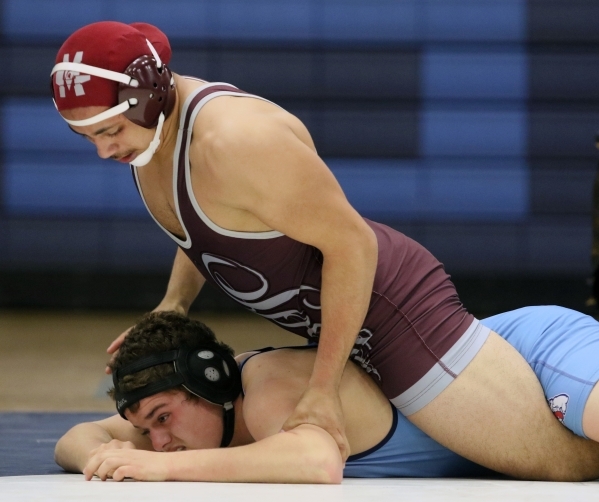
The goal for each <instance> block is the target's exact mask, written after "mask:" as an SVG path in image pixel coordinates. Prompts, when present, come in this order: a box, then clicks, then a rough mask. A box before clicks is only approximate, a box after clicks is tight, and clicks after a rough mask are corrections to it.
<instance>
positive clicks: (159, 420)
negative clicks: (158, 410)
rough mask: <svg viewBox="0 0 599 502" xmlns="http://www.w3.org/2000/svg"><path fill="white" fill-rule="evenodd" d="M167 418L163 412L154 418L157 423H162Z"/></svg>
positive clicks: (166, 414)
mask: <svg viewBox="0 0 599 502" xmlns="http://www.w3.org/2000/svg"><path fill="white" fill-rule="evenodd" d="M167 418H168V413H165V414H164V415H160V416H159V417H158V418H157V419H156V421H157V422H158V423H159V424H163V423H164V422H166V420H167Z"/></svg>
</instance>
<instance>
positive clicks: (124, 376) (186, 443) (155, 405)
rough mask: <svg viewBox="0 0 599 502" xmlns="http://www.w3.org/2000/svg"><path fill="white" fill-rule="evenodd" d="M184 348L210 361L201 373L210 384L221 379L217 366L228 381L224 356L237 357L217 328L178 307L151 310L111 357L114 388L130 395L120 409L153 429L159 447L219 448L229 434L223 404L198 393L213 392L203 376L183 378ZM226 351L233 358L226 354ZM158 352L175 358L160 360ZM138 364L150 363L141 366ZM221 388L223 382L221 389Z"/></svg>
mask: <svg viewBox="0 0 599 502" xmlns="http://www.w3.org/2000/svg"><path fill="white" fill-rule="evenodd" d="M180 352H186V353H188V354H191V355H192V356H193V358H195V359H196V360H198V361H199V362H200V364H204V366H202V368H204V369H203V371H201V374H200V375H199V376H198V378H203V374H204V373H206V374H208V376H209V377H210V380H209V381H208V385H209V386H210V385H211V382H216V381H217V380H215V378H216V376H215V371H216V373H218V372H219V371H220V372H221V373H222V377H223V378H224V382H225V383H227V381H226V377H225V375H224V373H223V372H222V368H223V361H226V362H229V363H230V361H232V356H233V350H232V349H231V347H229V346H228V345H226V344H224V343H222V342H219V341H218V340H217V339H216V337H215V335H214V333H213V332H212V330H210V328H208V327H207V326H206V325H205V324H203V323H201V322H199V321H195V320H192V319H189V318H188V317H186V316H183V315H180V314H178V313H175V312H156V313H151V314H148V315H146V316H145V317H144V318H142V320H141V321H140V322H139V323H138V324H136V325H135V326H134V327H133V328H132V329H131V331H130V332H129V334H128V335H127V336H126V337H125V339H124V341H123V344H122V345H121V347H120V349H119V351H118V352H117V355H116V357H115V359H114V361H113V362H112V363H110V367H111V369H112V372H113V376H114V381H115V388H113V389H111V390H110V391H109V394H110V395H111V397H112V398H113V399H115V400H117V401H119V400H124V404H122V403H121V405H120V406H119V403H118V402H117V409H118V411H119V413H121V415H122V416H124V417H125V418H127V419H128V420H129V421H130V422H131V423H132V424H133V425H134V426H135V427H137V428H139V429H140V430H141V431H142V433H143V434H147V435H148V436H149V438H150V439H151V441H152V446H153V447H154V449H156V450H157V451H176V450H181V449H199V448H218V447H219V446H222V445H223V437H224V436H225V434H224V428H225V425H224V424H226V420H224V419H223V406H222V405H220V404H217V403H216V404H215V403H214V402H210V401H209V400H208V399H202V398H201V397H198V395H201V394H202V393H204V394H205V395H206V396H207V397H208V398H210V399H211V398H212V395H211V394H210V390H211V389H208V391H207V392H204V390H203V387H202V386H203V385H204V384H203V383H202V382H197V383H198V386H197V387H194V385H193V384H192V385H189V382H188V381H185V382H183V383H178V380H177V378H178V377H179V374H180V371H181V364H180V363H181V359H180V358H178V354H179V353H180ZM211 354H212V355H211ZM223 354H224V355H228V356H229V357H231V359H227V358H226V356H225V359H222V358H221V355H223ZM213 356H214V357H213ZM152 358H166V359H169V358H170V359H169V360H168V361H167V362H164V363H158V364H154V363H156V361H155V360H154V361H153V360H152ZM148 364H151V365H150V366H148ZM185 364H187V363H185ZM193 364H194V363H193V361H192V363H191V364H189V365H188V366H189V367H188V368H187V369H188V370H189V371H190V372H191V373H193V372H196V373H200V372H199V371H198V369H197V368H194V367H193ZM232 364H235V363H234V362H233V363H232ZM136 365H138V366H139V365H141V366H142V367H144V368H143V369H141V370H138V367H136ZM178 365H179V367H177V366H178ZM233 370H235V371H238V370H237V367H236V365H235V367H234V368H233V367H231V363H230V364H229V366H227V368H226V371H229V373H230V374H231V375H237V373H235V372H234V371H233ZM185 376H187V375H185ZM192 377H193V375H192ZM239 384H240V382H239ZM190 389H191V390H192V391H196V393H198V395H194V393H192V392H190ZM218 391H219V388H218V387H217V388H216V391H215V392H218ZM138 398H139V399H138ZM233 418H234V415H233ZM232 432H233V431H232V430H231V431H230V433H231V434H232ZM229 440H230V438H229Z"/></svg>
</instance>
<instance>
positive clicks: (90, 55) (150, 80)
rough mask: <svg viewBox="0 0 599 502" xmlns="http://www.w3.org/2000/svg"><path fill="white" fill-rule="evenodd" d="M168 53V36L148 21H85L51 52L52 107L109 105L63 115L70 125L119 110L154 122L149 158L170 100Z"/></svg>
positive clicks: (132, 117) (141, 121)
mask: <svg viewBox="0 0 599 502" xmlns="http://www.w3.org/2000/svg"><path fill="white" fill-rule="evenodd" d="M170 58H171V48H170V44H169V42H168V38H167V37H166V35H165V34H164V33H162V31H160V30H159V29H158V28H156V27H155V26H152V25H150V24H146V23H133V24H130V25H127V24H123V23H118V22H114V21H102V22H99V23H93V24H90V25H87V26H84V27H83V28H80V29H79V30H77V31H76V32H75V33H73V34H72V35H71V36H70V37H69V38H68V39H67V40H66V41H65V43H64V44H63V45H62V47H61V48H60V50H59V51H58V55H57V56H56V65H55V66H54V68H53V69H52V73H51V76H52V77H53V78H52V92H53V95H54V102H55V104H56V108H57V109H58V111H59V112H60V111H62V110H68V109H72V108H80V107H86V106H108V107H110V109H109V110H106V111H105V112H102V113H100V114H98V115H96V116H94V117H91V118H88V119H85V120H66V119H65V120H66V121H67V122H68V123H69V124H71V125H74V126H82V127H83V126H87V125H92V124H95V123H98V122H101V121H103V120H106V119H108V118H111V117H114V116H116V115H119V114H121V113H122V114H123V115H125V117H127V118H128V119H129V120H131V121H132V122H134V123H135V124H137V125H140V126H142V127H145V128H147V129H152V128H154V127H156V126H158V129H157V131H156V135H155V138H154V141H153V142H152V144H151V145H150V148H149V149H148V150H150V149H152V147H154V148H153V151H152V152H151V153H150V154H149V158H151V156H152V154H153V152H154V151H155V149H156V148H157V146H158V144H157V143H156V141H158V138H159V135H160V130H161V129H162V124H163V123H164V120H165V118H166V117H168V116H169V115H170V113H171V112H172V110H173V107H174V105H175V83H174V79H173V77H172V74H171V72H170V70H169V69H168V68H167V67H166V63H168V62H169V61H170ZM117 82H118V83H117ZM158 142H159V141H158ZM140 157H142V156H140ZM146 158H147V156H146V157H144V160H145V159H146ZM149 158H147V161H148V162H149ZM136 160H137V159H136ZM140 161H141V159H140V160H139V161H138V162H140ZM146 163H147V162H146ZM137 165H143V164H141V163H137Z"/></svg>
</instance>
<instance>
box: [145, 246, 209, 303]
mask: <svg viewBox="0 0 599 502" xmlns="http://www.w3.org/2000/svg"><path fill="white" fill-rule="evenodd" d="M205 282H206V280H205V279H204V276H202V274H201V273H200V271H199V270H198V269H197V268H196V266H195V265H194V264H193V263H192V262H191V260H190V259H189V258H188V257H187V255H186V254H185V253H184V252H183V251H182V250H181V248H177V255H176V256H175V261H174V263H173V268H172V271H171V276H170V279H169V282H168V286H167V288H166V294H165V295H164V298H163V299H162V301H161V302H160V304H159V305H158V306H157V307H156V308H155V309H154V312H158V311H164V310H174V311H176V312H179V313H180V314H187V313H188V312H189V307H191V304H192V303H193V301H194V300H195V299H196V297H197V296H198V294H199V292H200V290H201V289H202V286H203V285H204V283H205Z"/></svg>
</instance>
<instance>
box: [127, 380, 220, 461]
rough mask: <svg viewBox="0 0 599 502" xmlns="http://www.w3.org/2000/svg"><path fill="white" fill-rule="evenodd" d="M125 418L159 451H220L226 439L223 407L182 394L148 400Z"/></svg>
mask: <svg viewBox="0 0 599 502" xmlns="http://www.w3.org/2000/svg"><path fill="white" fill-rule="evenodd" d="M125 416H126V417H127V419H128V420H129V422H131V424H132V425H133V426H134V427H136V428H138V429H139V430H140V433H141V434H143V435H147V436H149V438H150V440H151V441H152V447H153V448H154V449H155V450H156V451H179V450H199V449H205V448H218V447H219V446H220V442H221V439H222V434H223V411H222V407H220V406H217V405H215V404H212V403H209V402H207V401H205V400H204V399H200V398H194V397H190V396H189V394H187V393H186V392H182V391H179V390H175V391H166V392H160V393H158V394H154V395H153V396H150V397H146V398H144V399H142V400H141V401H140V402H139V408H138V409H137V410H136V411H135V412H132V411H131V410H126V411H125Z"/></svg>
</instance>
